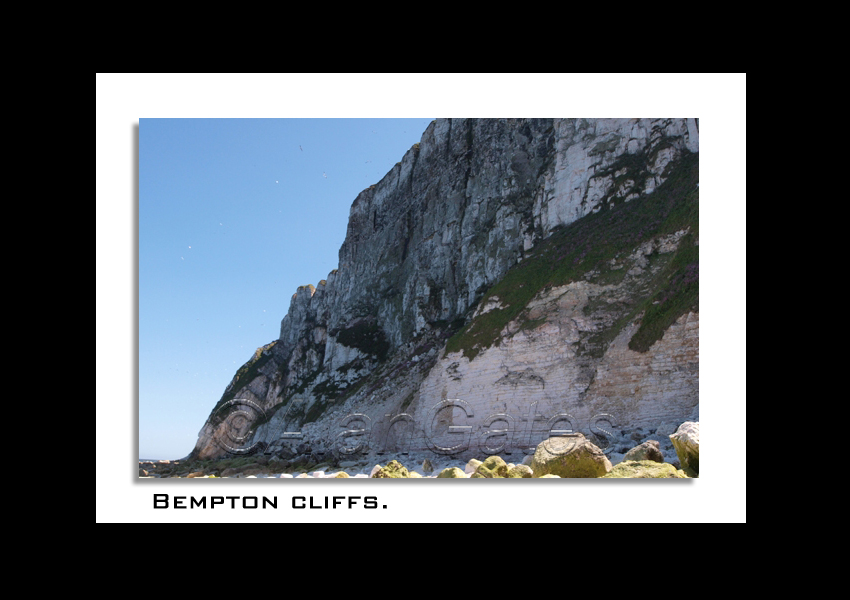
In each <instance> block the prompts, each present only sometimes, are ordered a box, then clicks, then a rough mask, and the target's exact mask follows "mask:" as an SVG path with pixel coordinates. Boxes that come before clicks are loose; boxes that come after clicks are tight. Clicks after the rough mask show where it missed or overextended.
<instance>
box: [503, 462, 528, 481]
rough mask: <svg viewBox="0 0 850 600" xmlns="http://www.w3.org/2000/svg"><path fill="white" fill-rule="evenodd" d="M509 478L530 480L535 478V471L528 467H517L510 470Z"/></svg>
mask: <svg viewBox="0 0 850 600" xmlns="http://www.w3.org/2000/svg"><path fill="white" fill-rule="evenodd" d="M508 477H510V478H511V479H519V478H522V479H530V478H531V477H534V471H532V470H531V467H529V466H528V465H516V466H514V467H513V468H512V469H508Z"/></svg>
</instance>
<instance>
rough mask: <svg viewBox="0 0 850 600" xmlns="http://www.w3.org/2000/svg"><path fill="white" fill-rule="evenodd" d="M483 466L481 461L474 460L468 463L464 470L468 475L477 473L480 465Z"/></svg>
mask: <svg viewBox="0 0 850 600" xmlns="http://www.w3.org/2000/svg"><path fill="white" fill-rule="evenodd" d="M480 464H481V461H480V460H475V459H474V458H473V459H472V460H470V461H469V462H468V463H466V468H465V469H464V470H463V472H464V473H466V474H467V475H469V474H471V473H475V471H476V469H478V465H480Z"/></svg>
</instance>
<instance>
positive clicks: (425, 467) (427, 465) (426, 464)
mask: <svg viewBox="0 0 850 600" xmlns="http://www.w3.org/2000/svg"><path fill="white" fill-rule="evenodd" d="M422 471H423V472H424V473H433V472H434V465H432V464H431V461H430V460H428V459H427V458H426V459H425V460H424V461H423V462H422Z"/></svg>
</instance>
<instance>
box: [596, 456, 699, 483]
mask: <svg viewBox="0 0 850 600" xmlns="http://www.w3.org/2000/svg"><path fill="white" fill-rule="evenodd" d="M602 477H603V478H609V479H687V478H688V476H687V475H686V474H685V472H684V471H682V470H681V469H676V467H674V466H673V465H671V464H670V463H657V462H655V461H654V460H629V461H623V462H621V463H620V464H618V465H617V466H615V467H614V468H613V469H611V472H610V473H608V474H606V475H603V476H602Z"/></svg>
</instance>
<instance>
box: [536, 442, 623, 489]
mask: <svg viewBox="0 0 850 600" xmlns="http://www.w3.org/2000/svg"><path fill="white" fill-rule="evenodd" d="M611 468H612V465H611V461H609V460H608V457H606V456H605V453H604V452H602V450H600V449H599V448H598V447H596V446H595V445H593V444H592V443H591V442H590V441H588V439H587V438H585V437H584V435H583V434H581V433H575V434H571V435H568V436H563V437H560V436H559V437H552V438H549V439H547V440H544V441H543V442H541V443H540V444H539V445H538V446H537V450H535V451H534V460H533V461H532V463H531V470H532V471H533V472H534V477H542V476H543V475H558V476H559V477H571V478H576V477H580V478H588V477H602V476H603V475H605V474H606V473H607V472H608V471H610V470H611Z"/></svg>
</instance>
